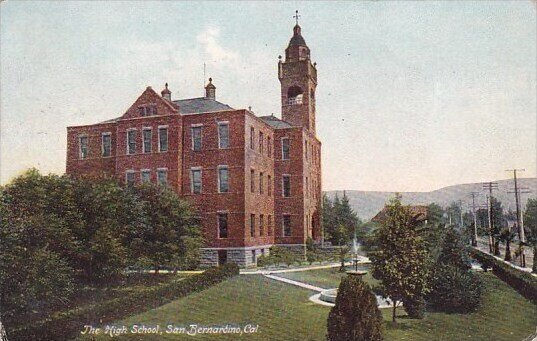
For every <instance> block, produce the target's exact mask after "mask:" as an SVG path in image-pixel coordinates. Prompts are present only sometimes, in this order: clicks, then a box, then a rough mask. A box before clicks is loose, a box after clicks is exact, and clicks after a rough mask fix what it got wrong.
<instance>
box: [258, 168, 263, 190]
mask: <svg viewBox="0 0 537 341" xmlns="http://www.w3.org/2000/svg"><path fill="white" fill-rule="evenodd" d="M259 194H263V172H261V173H259Z"/></svg>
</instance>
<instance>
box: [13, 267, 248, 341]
mask: <svg viewBox="0 0 537 341" xmlns="http://www.w3.org/2000/svg"><path fill="white" fill-rule="evenodd" d="M238 274H239V267H238V266H237V265H236V264H226V265H224V266H221V267H213V268H209V269H207V270H206V271H204V272H203V273H201V274H198V275H193V276H189V277H186V278H185V279H182V280H179V281H172V282H170V283H166V284H163V285H159V286H155V287H150V288H147V289H144V290H141V291H136V292H133V293H131V294H128V295H126V296H123V297H118V298H115V299H112V300H108V301H103V302H99V303H96V304H94V305H90V306H84V307H82V308H75V309H72V310H68V311H65V312H60V313H56V314H54V315H53V316H51V317H49V318H47V319H44V320H41V321H39V322H37V323H33V324H30V325H27V326H24V327H22V328H18V329H14V330H11V331H9V329H8V337H9V340H25V341H26V340H67V339H72V338H76V337H77V335H79V333H80V332H81V331H82V330H83V327H84V325H88V324H90V325H94V326H97V325H101V324H103V323H110V322H113V321H116V320H118V319H122V318H124V317H127V316H131V315H134V314H138V313H141V312H144V311H147V310H149V309H153V308H156V307H159V306H161V305H163V304H166V303H168V302H170V301H172V300H174V299H177V298H180V297H184V296H186V295H188V294H190V293H193V292H196V291H201V290H204V289H207V288H209V287H210V286H213V285H215V284H218V283H220V282H223V281H225V280H226V279H228V278H231V277H233V276H235V275H238Z"/></svg>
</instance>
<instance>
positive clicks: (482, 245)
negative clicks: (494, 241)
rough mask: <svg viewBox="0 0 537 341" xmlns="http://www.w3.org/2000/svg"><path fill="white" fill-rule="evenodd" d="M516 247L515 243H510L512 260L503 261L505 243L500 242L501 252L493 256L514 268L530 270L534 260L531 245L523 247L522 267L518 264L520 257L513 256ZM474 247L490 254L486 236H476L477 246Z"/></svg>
mask: <svg viewBox="0 0 537 341" xmlns="http://www.w3.org/2000/svg"><path fill="white" fill-rule="evenodd" d="M517 247H518V245H516V244H515V243H513V244H512V245H511V255H512V256H513V261H511V262H506V261H504V257H505V245H503V244H500V254H501V256H500V257H497V256H494V257H496V259H498V260H501V261H503V262H504V263H506V264H509V265H511V266H512V267H513V268H515V269H518V270H521V271H525V272H531V269H532V265H533V261H534V259H533V250H532V248H531V247H526V248H525V251H524V254H525V255H526V267H525V268H523V267H521V266H520V259H519V258H517V259H515V258H514V253H515V252H514V251H515V249H516V248H517ZM475 248H476V249H478V250H479V251H483V252H484V253H487V254H490V252H489V244H488V240H487V239H486V238H483V237H478V238H477V247H475Z"/></svg>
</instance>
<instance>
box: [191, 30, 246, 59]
mask: <svg viewBox="0 0 537 341" xmlns="http://www.w3.org/2000/svg"><path fill="white" fill-rule="evenodd" d="M219 37H220V28H218V27H207V28H206V29H205V30H204V31H203V32H201V33H200V34H198V36H197V41H198V43H200V45H201V46H202V48H203V52H204V53H205V54H206V55H207V56H208V57H209V58H210V60H212V61H213V62H215V63H219V62H224V63H226V62H236V61H238V59H239V54H238V53H236V52H234V51H231V50H227V49H226V48H224V47H223V46H222V45H220V43H219V42H218V38H219Z"/></svg>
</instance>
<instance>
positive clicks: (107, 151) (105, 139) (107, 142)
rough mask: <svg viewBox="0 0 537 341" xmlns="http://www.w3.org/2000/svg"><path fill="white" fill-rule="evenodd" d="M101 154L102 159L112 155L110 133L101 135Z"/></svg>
mask: <svg viewBox="0 0 537 341" xmlns="http://www.w3.org/2000/svg"><path fill="white" fill-rule="evenodd" d="M101 144H102V146H101V153H102V156H103V157H107V156H110V155H111V154H112V135H111V134H110V133H103V134H102V142H101Z"/></svg>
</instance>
